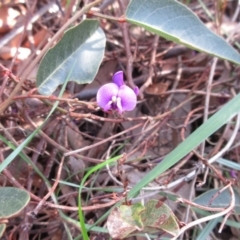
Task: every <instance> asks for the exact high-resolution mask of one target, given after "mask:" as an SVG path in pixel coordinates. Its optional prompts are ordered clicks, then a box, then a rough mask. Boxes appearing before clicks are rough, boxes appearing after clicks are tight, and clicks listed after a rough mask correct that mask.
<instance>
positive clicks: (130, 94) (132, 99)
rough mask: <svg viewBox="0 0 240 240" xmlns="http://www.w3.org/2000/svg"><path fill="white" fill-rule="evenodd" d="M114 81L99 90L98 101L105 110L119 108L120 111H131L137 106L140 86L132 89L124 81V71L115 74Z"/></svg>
mask: <svg viewBox="0 0 240 240" xmlns="http://www.w3.org/2000/svg"><path fill="white" fill-rule="evenodd" d="M112 80H113V83H107V84H105V85H103V86H102V87H101V88H100V89H99V90H98V92H97V103H98V105H99V107H101V108H102V109H103V110H104V111H105V112H107V111H109V110H117V111H118V112H119V113H122V112H124V111H131V110H133V109H134V108H135V107H136V104H137V95H138V92H139V90H138V87H135V88H134V90H132V89H131V88H130V87H128V86H127V85H125V83H124V81H123V72H122V71H119V72H116V73H115V74H114V75H113V78H112Z"/></svg>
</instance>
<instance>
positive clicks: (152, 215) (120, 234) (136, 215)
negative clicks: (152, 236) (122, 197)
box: [107, 200, 179, 239]
mask: <svg viewBox="0 0 240 240" xmlns="http://www.w3.org/2000/svg"><path fill="white" fill-rule="evenodd" d="M107 228H108V231H109V234H110V235H111V236H112V237H113V238H119V239H123V238H125V237H127V236H129V235H132V234H134V235H135V234H137V233H157V232H160V231H164V232H168V233H169V234H171V235H173V236H176V235H177V234H178V232H179V226H178V222H177V219H176V217H175V215H174V213H173V212H172V210H171V209H170V208H169V207H168V206H167V205H166V204H164V203H163V202H160V201H158V200H150V201H148V202H147V203H146V204H145V206H143V205H142V204H141V203H135V204H133V205H130V206H129V205H121V206H117V207H114V208H113V209H112V211H111V213H110V215H109V216H108V220H107Z"/></svg>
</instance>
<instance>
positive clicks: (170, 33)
mask: <svg viewBox="0 0 240 240" xmlns="http://www.w3.org/2000/svg"><path fill="white" fill-rule="evenodd" d="M126 19H127V21H129V22H131V23H134V24H136V25H139V26H142V27H144V28H145V29H147V30H149V31H151V32H153V33H156V34H158V35H160V36H162V37H164V38H166V39H168V40H171V41H173V42H176V43H179V44H183V45H186V46H187V47H190V48H192V49H196V50H198V51H201V52H205V53H208V54H211V55H214V56H217V57H219V58H222V59H226V60H229V61H231V62H234V63H237V64H240V54H239V53H238V52H237V51H236V50H235V49H234V48H232V47H231V46H230V45H229V44H228V43H227V42H226V41H225V40H224V39H223V38H221V37H219V36H217V35H216V34H214V33H213V32H212V31H211V30H209V29H208V28H207V27H206V26H205V25H204V24H203V23H202V22H201V21H200V20H199V18H198V17H197V16H196V15H195V14H194V13H193V12H192V11H191V10H190V9H188V8H187V7H186V6H185V5H183V4H182V3H180V2H178V1H174V0H168V1H166V0H148V1H146V0H132V1H131V2H130V4H129V6H128V9H127V12H126Z"/></svg>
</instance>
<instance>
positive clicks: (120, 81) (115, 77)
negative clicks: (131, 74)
mask: <svg viewBox="0 0 240 240" xmlns="http://www.w3.org/2000/svg"><path fill="white" fill-rule="evenodd" d="M112 80H113V82H114V83H115V84H117V85H118V87H121V86H123V85H125V83H124V80H123V71H119V72H116V73H115V74H114V75H113V77H112Z"/></svg>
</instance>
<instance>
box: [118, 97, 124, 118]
mask: <svg viewBox="0 0 240 240" xmlns="http://www.w3.org/2000/svg"><path fill="white" fill-rule="evenodd" d="M117 110H118V112H119V113H120V114H121V113H122V112H123V109H122V103H121V98H120V97H118V98H117Z"/></svg>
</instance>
